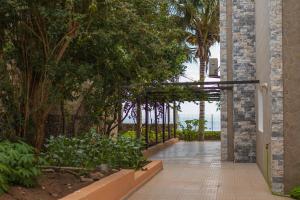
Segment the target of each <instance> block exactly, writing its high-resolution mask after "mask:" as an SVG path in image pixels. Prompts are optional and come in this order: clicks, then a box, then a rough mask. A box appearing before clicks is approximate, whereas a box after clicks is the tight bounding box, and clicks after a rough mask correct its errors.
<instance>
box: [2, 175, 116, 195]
mask: <svg viewBox="0 0 300 200" xmlns="http://www.w3.org/2000/svg"><path fill="white" fill-rule="evenodd" d="M112 173H113V171H110V172H107V173H103V172H102V173H101V174H102V175H103V177H102V178H104V177H106V176H109V175H111V174H112ZM99 178H100V177H99ZM96 180H97V179H92V178H85V180H83V178H80V177H78V176H76V175H74V174H71V173H70V172H55V171H53V172H47V173H44V174H43V175H42V176H41V177H39V179H38V185H37V186H36V187H33V188H26V187H20V186H13V187H11V188H10V189H9V191H8V193H6V194H3V195H2V196H0V200H56V199H59V198H62V197H64V196H66V195H68V194H70V193H72V192H74V191H76V190H78V189H80V188H83V187H86V186H87V185H90V184H92V183H93V182H95V181H96Z"/></svg>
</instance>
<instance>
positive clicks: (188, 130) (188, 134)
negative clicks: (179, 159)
mask: <svg viewBox="0 0 300 200" xmlns="http://www.w3.org/2000/svg"><path fill="white" fill-rule="evenodd" d="M205 122H206V121H202V120H198V119H193V120H185V122H184V123H180V124H179V125H180V128H181V130H182V131H179V132H178V133H179V138H180V139H182V140H185V141H195V140H199V139H200V137H199V132H198V129H199V127H204V128H205Z"/></svg>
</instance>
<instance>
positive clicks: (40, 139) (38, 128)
mask: <svg viewBox="0 0 300 200" xmlns="http://www.w3.org/2000/svg"><path fill="white" fill-rule="evenodd" d="M47 116H48V114H47V113H44V112H42V113H41V112H39V113H36V114H35V116H34V117H33V120H34V123H35V143H34V146H35V148H36V149H37V150H38V152H40V151H41V149H42V147H43V143H44V138H45V124H46V120H47Z"/></svg>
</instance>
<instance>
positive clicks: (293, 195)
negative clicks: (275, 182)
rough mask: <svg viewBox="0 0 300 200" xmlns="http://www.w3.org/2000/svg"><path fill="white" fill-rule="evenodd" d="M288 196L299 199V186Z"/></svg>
mask: <svg viewBox="0 0 300 200" xmlns="http://www.w3.org/2000/svg"><path fill="white" fill-rule="evenodd" d="M290 195H291V197H292V198H294V199H300V186H298V187H295V188H294V189H293V190H292V191H291V192H290Z"/></svg>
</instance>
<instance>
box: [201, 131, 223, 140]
mask: <svg viewBox="0 0 300 200" xmlns="http://www.w3.org/2000/svg"><path fill="white" fill-rule="evenodd" d="M204 138H205V140H220V139H221V131H205V133H204Z"/></svg>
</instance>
